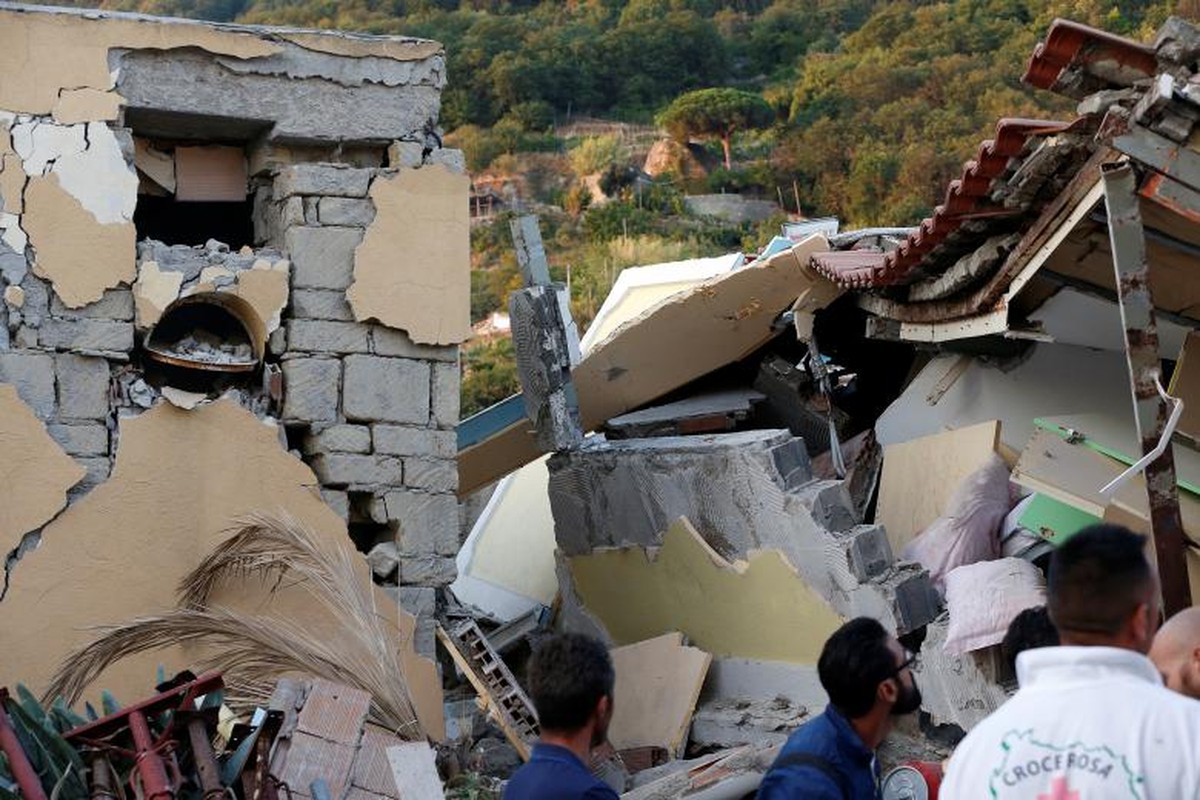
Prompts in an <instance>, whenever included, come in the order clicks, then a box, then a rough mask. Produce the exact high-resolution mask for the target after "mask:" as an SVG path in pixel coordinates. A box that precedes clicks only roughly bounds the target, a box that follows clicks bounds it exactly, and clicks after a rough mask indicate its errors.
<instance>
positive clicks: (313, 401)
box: [283, 358, 342, 422]
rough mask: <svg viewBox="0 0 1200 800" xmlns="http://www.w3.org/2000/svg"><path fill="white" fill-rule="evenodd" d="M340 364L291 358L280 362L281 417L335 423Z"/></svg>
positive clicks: (334, 361)
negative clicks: (281, 386) (281, 382)
mask: <svg viewBox="0 0 1200 800" xmlns="http://www.w3.org/2000/svg"><path fill="white" fill-rule="evenodd" d="M341 372H342V365H341V362H339V361H337V360H336V359H332V358H293V359H289V360H287V361H284V362H283V418H284V419H285V420H300V421H307V422H333V421H335V420H337V415H338V414H337V411H338V394H339V384H340V379H341Z"/></svg>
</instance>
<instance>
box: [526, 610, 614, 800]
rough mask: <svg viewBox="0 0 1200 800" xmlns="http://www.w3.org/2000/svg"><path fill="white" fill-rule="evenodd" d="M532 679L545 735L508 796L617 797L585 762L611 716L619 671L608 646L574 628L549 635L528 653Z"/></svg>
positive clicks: (555, 799)
mask: <svg viewBox="0 0 1200 800" xmlns="http://www.w3.org/2000/svg"><path fill="white" fill-rule="evenodd" d="M528 678H529V680H528V684H529V696H530V699H531V700H533V707H534V709H535V710H536V711H537V715H538V725H539V726H540V728H541V732H542V733H541V739H540V740H539V741H538V743H537V744H536V745H534V747H533V753H532V755H531V756H530V758H529V763H528V764H526V765H524V766H523V767H521V768H520V769H519V770H517V771H516V773H515V774H514V775H513V777H512V780H510V781H509V782H508V786H506V787H505V789H504V800H583V799H584V798H586V799H587V800H617V793H616V792H614V791H613V790H612V789H611V788H610V787H609V786H608V785H607V784H605V783H603V782H602V781H600V780H599V779H597V778H596V777H594V776H593V775H592V774H591V772H589V771H588V768H587V766H586V765H587V762H588V757H589V756H590V754H591V751H592V748H594V747H596V746H597V745H600V744H602V743H603V742H604V740H605V738H606V737H607V735H608V724H609V722H611V721H612V712H613V683H614V680H615V675H614V673H613V666H612V659H611V658H610V657H609V655H608V650H606V649H605V647H604V645H603V644H601V643H600V642H598V641H596V640H595V639H592V638H590V637H587V636H581V635H579V634H575V633H564V634H559V635H556V636H551V637H550V638H548V639H546V640H545V641H544V642H542V643H541V645H539V646H538V648H537V650H535V651H534V653H533V657H532V658H530V660H529V675H528Z"/></svg>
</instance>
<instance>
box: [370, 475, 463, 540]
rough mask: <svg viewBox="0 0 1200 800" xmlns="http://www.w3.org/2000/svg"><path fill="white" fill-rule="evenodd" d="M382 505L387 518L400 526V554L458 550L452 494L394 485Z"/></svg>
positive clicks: (455, 514) (456, 506) (454, 498)
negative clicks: (402, 487) (413, 489)
mask: <svg viewBox="0 0 1200 800" xmlns="http://www.w3.org/2000/svg"><path fill="white" fill-rule="evenodd" d="M383 505H384V510H385V513H386V515H387V518H388V521H389V522H394V523H396V524H397V525H398V526H399V536H398V539H397V541H398V543H399V547H400V554H401V555H403V556H408V555H442V556H453V555H455V554H456V553H458V549H459V547H460V545H461V542H460V541H459V526H458V499H457V498H456V497H455V496H454V495H452V494H430V493H428V492H416V491H412V490H410V489H395V490H393V491H390V492H388V493H387V494H386V495H384V503H383Z"/></svg>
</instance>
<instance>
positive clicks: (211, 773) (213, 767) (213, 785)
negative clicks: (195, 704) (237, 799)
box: [187, 714, 225, 800]
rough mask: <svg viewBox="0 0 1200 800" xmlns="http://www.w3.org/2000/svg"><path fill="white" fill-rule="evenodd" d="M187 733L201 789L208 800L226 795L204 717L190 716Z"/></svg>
mask: <svg viewBox="0 0 1200 800" xmlns="http://www.w3.org/2000/svg"><path fill="white" fill-rule="evenodd" d="M187 732H188V742H189V744H191V746H192V761H194V762H195V763H196V773H197V774H198V775H199V776H200V788H201V789H203V790H204V797H205V799H206V800H215V799H216V798H219V797H221V796H222V795H224V794H225V787H224V786H222V785H221V770H220V768H219V767H218V766H217V757H216V755H214V754H213V749H212V741H210V740H209V738H208V726H207V725H205V724H204V717H202V716H200V715H199V714H189V716H188V721H187Z"/></svg>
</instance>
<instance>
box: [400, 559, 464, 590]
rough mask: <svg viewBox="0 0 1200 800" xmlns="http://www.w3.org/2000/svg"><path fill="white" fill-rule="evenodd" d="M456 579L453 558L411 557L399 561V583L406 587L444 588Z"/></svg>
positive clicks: (456, 571) (456, 572)
mask: <svg viewBox="0 0 1200 800" xmlns="http://www.w3.org/2000/svg"><path fill="white" fill-rule="evenodd" d="M457 577H458V568H457V567H456V566H455V564H454V559H453V558H442V557H440V556H412V557H407V558H402V559H400V583H401V584H403V585H406V586H445V585H447V584H450V583H453V582H454V579H455V578H457Z"/></svg>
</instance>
